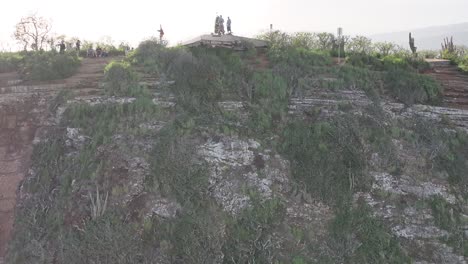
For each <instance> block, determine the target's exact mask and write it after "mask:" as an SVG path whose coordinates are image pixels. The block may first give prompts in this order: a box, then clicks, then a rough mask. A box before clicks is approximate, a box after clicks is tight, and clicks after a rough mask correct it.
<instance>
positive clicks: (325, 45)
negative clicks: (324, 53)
mask: <svg viewBox="0 0 468 264" xmlns="http://www.w3.org/2000/svg"><path fill="white" fill-rule="evenodd" d="M317 42H318V48H319V49H321V50H332V49H333V43H334V42H335V36H334V35H333V34H331V33H326V32H322V33H318V34H317Z"/></svg>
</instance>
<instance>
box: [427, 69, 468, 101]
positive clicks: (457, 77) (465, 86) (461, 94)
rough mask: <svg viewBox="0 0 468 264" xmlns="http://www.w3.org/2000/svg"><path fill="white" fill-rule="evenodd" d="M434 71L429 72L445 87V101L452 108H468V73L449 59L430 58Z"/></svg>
mask: <svg viewBox="0 0 468 264" xmlns="http://www.w3.org/2000/svg"><path fill="white" fill-rule="evenodd" d="M428 62H429V63H430V64H431V65H432V67H433V71H431V72H429V73H427V74H428V75H430V76H432V77H434V78H435V79H436V80H437V81H439V83H440V84H441V85H442V87H443V88H444V99H443V103H444V105H445V106H447V107H450V108H458V109H468V74H466V73H463V72H461V71H460V70H459V69H458V68H457V66H455V65H451V64H450V61H448V60H428Z"/></svg>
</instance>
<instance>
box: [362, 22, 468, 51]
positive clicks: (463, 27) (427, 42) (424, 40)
mask: <svg viewBox="0 0 468 264" xmlns="http://www.w3.org/2000/svg"><path fill="white" fill-rule="evenodd" d="M409 32H412V33H413V36H414V38H415V42H416V46H417V47H418V50H428V49H440V44H441V43H442V42H443V39H444V38H445V37H451V36H453V42H454V43H455V45H466V46H468V23H462V24H454V25H445V26H434V27H427V28H420V29H412V30H408V31H401V32H393V33H383V34H376V35H371V36H370V38H372V40H374V41H390V42H394V43H397V44H399V45H402V46H403V47H408V45H409V44H408V33H409Z"/></svg>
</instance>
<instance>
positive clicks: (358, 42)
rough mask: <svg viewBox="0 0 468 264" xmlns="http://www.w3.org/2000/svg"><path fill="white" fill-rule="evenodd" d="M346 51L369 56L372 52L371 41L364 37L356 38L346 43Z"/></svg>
mask: <svg viewBox="0 0 468 264" xmlns="http://www.w3.org/2000/svg"><path fill="white" fill-rule="evenodd" d="M348 51H350V52H351V53H360V54H367V55H369V54H371V53H372V51H373V48H372V41H371V40H370V39H369V38H367V37H364V36H356V37H354V38H352V39H351V41H350V42H349V43H348Z"/></svg>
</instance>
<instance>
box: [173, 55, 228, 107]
mask: <svg viewBox="0 0 468 264" xmlns="http://www.w3.org/2000/svg"><path fill="white" fill-rule="evenodd" d="M222 68H223V63H222V61H221V60H220V59H219V58H218V57H217V56H214V55H211V54H207V55H203V56H198V57H195V56H194V55H192V53H189V52H182V53H181V54H179V55H178V56H177V57H176V58H175V59H174V60H173V61H172V63H171V64H170V65H169V76H170V77H171V78H173V79H174V80H175V85H174V86H173V91H174V93H175V95H176V100H177V103H178V105H180V106H182V107H183V108H185V109H187V110H190V111H197V112H198V111H200V110H203V111H207V110H210V109H213V107H214V106H215V103H216V102H217V101H218V100H219V99H220V98H221V95H222V91H223V87H222V83H223V80H222V76H221V70H222Z"/></svg>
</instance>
